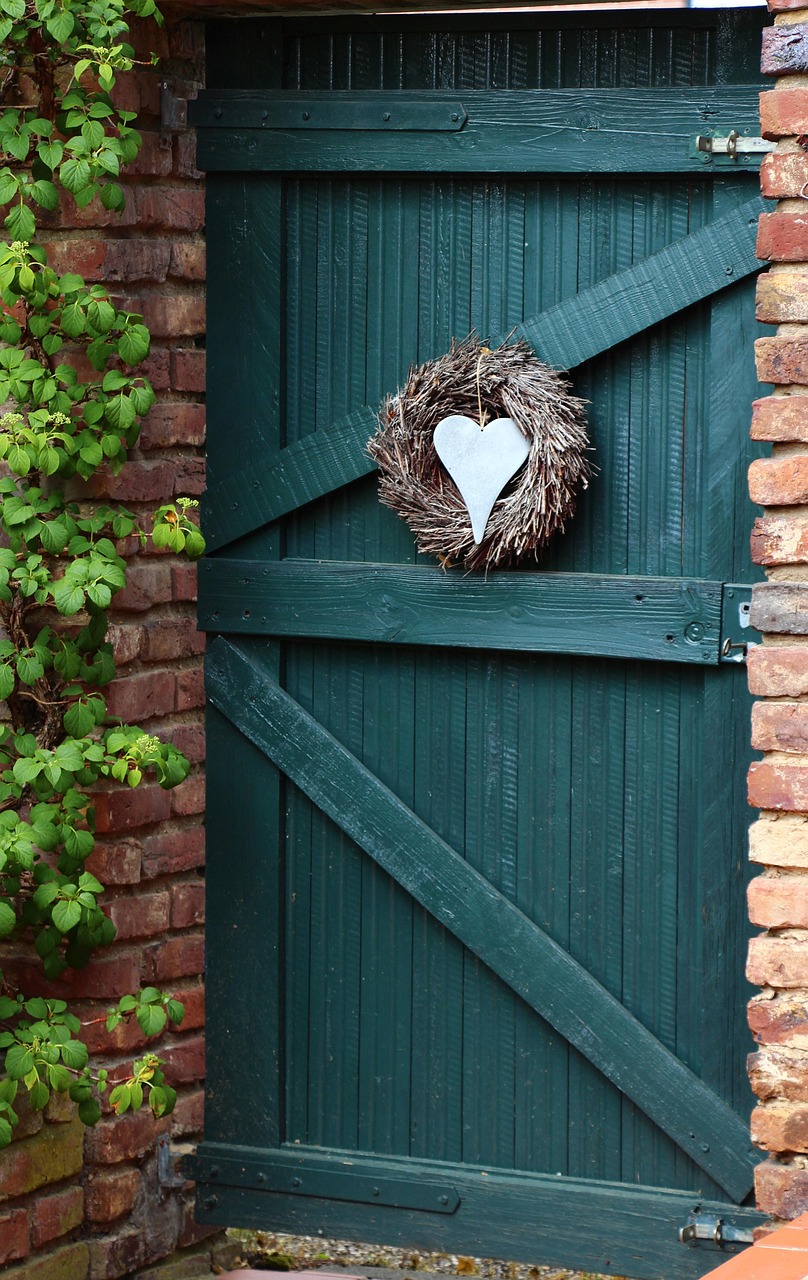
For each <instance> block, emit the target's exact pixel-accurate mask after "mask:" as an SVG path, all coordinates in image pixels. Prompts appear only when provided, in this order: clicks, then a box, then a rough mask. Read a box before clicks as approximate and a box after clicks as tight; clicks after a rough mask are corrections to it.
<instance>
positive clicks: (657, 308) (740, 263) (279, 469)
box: [203, 199, 766, 551]
mask: <svg viewBox="0 0 808 1280" xmlns="http://www.w3.org/2000/svg"><path fill="white" fill-rule="evenodd" d="M765 207H766V206H765V204H764V202H763V201H762V200H759V199H754V200H749V201H747V202H746V203H744V204H743V205H741V206H740V207H739V208H735V209H732V210H730V211H729V212H728V213H726V214H724V215H723V216H722V217H720V218H719V219H717V220H716V222H715V223H713V224H711V225H710V226H707V227H705V228H703V229H701V230H699V231H696V232H695V233H694V234H693V235H689V236H685V237H683V238H682V239H680V240H677V241H676V242H675V243H674V244H672V245H669V246H667V247H666V248H664V249H660V250H658V251H657V252H656V253H652V254H650V255H649V256H648V257H647V258H646V259H644V260H643V261H642V262H640V263H638V264H637V265H635V266H632V267H626V268H624V269H623V270H622V271H618V272H615V274H614V275H613V276H610V277H608V278H607V279H606V280H602V281H599V282H598V283H596V284H592V285H591V286H589V288H584V289H582V290H581V292H579V293H576V294H575V296H573V297H571V298H567V299H565V300H564V301H563V302H560V303H558V304H557V305H556V306H554V307H550V308H548V309H547V311H546V312H544V313H541V314H539V315H538V316H535V317H531V318H529V319H527V320H524V321H523V322H522V323H521V324H519V325H517V326H516V334H517V336H522V337H524V338H525V339H526V341H527V342H529V343H530V344H531V346H533V347H534V348H535V350H536V352H537V354H538V355H539V356H540V358H541V359H543V360H545V361H546V362H547V363H548V364H550V365H553V366H555V367H557V368H562V369H572V368H574V367H575V366H576V365H579V364H582V363H583V362H584V361H586V360H591V359H593V358H594V357H595V356H598V355H601V354H602V353H603V352H604V351H609V350H610V349H611V348H613V347H615V346H617V345H618V343H620V342H625V341H626V340H628V339H629V338H631V337H634V336H635V335H636V334H638V333H641V332H643V330H645V329H647V328H649V327H650V326H652V325H654V324H659V323H661V322H662V321H663V320H667V319H668V318H669V317H671V316H673V315H676V314H677V313H678V312H680V311H682V310H683V309H684V308H686V307H688V306H692V305H693V304H694V303H696V302H699V301H700V300H701V299H703V298H707V297H710V296H711V295H712V294H714V293H716V292H718V291H720V290H721V289H724V288H726V287H727V286H728V285H730V284H734V283H736V282H737V281H739V280H742V279H744V278H745V277H748V276H749V275H751V274H753V273H755V272H758V271H760V270H761V263H760V262H759V260H758V259H757V258H756V256H755V233H756V227H757V218H758V215H759V214H760V213H761V212H762V211H763V209H764V208H765ZM492 318H493V317H492ZM469 327H470V326H469ZM459 331H462V329H461V330H459ZM455 332H457V330H456V331H455ZM510 332H513V326H511V330H510ZM507 336H508V331H506V332H503V333H500V334H498V335H495V336H494V337H492V339H491V341H492V342H497V341H504V340H505V338H506V337H507ZM434 354H436V352H435V351H434V350H433V351H432V355H434ZM424 358H426V357H424ZM376 425H377V420H376V413H375V410H374V409H373V408H371V407H370V406H368V405H361V406H360V407H359V408H357V409H355V410H353V411H352V412H350V413H349V414H347V415H346V416H344V417H342V418H340V419H339V420H338V421H336V422H333V423H332V424H331V425H330V426H329V427H328V429H327V430H326V431H318V432H317V433H316V435H314V436H306V437H304V438H303V439H302V440H299V441H297V442H295V443H294V444H290V445H289V446H288V447H287V448H286V449H284V450H283V451H282V453H281V454H280V455H279V456H273V455H272V454H270V461H269V465H266V464H262V463H261V461H260V459H259V460H257V461H254V462H253V463H252V464H251V465H250V467H248V468H245V469H244V470H239V471H237V472H236V473H235V474H234V475H232V476H229V477H228V478H227V479H225V480H223V481H222V482H220V483H219V484H214V485H212V486H211V487H210V488H209V489H208V491H207V493H206V494H205V497H204V500H203V514H204V522H205V529H206V535H207V539H208V546H209V549H210V550H211V551H215V550H218V549H219V548H221V547H223V546H226V545H227V544H228V543H230V542H233V541H235V540H236V539H237V538H239V537H241V536H243V535H244V534H245V533H247V532H249V531H251V530H253V529H255V528H257V527H260V526H261V525H263V524H268V523H270V522H271V521H273V520H277V519H279V518H280V517H281V516H283V515H285V514H287V513H288V512H290V511H294V510H295V509H296V508H297V507H299V506H301V505H303V504H305V503H307V502H312V501H315V500H316V499H317V498H320V497H323V496H324V495H325V494H326V493H331V492H333V491H334V490H336V489H339V488H342V486H343V485H346V484H348V483H350V482H351V481H352V480H357V479H360V478H361V477H362V476H364V475H368V474H369V473H370V472H372V471H374V470H375V464H374V462H373V461H372V459H371V458H370V457H369V456H368V454H367V452H366V448H365V446H366V444H367V441H368V440H369V439H370V437H371V435H372V434H373V432H374V430H375V428H376Z"/></svg>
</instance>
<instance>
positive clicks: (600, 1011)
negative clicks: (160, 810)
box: [208, 639, 756, 1201]
mask: <svg viewBox="0 0 808 1280" xmlns="http://www.w3.org/2000/svg"><path fill="white" fill-rule="evenodd" d="M208 690H209V695H210V698H211V701H212V702H213V705H214V706H216V707H217V709H218V710H220V711H221V712H222V714H224V715H226V716H227V717H228V718H229V719H231V720H232V722H233V723H234V724H235V725H236V727H237V728H239V729H240V730H241V732H242V733H244V734H245V736H247V737H248V738H249V740H250V741H251V742H253V743H254V744H255V745H256V746H258V747H259V749H260V750H262V751H264V752H266V754H267V755H268V756H269V758H270V759H272V761H273V763H275V764H276V765H277V767H278V768H279V769H281V770H282V771H283V772H284V773H285V774H286V775H287V777H289V778H291V779H292V781H293V782H294V783H295V785H296V786H297V787H299V788H300V789H301V790H303V791H305V792H306V794H307V795H309V796H310V797H311V799H312V800H313V801H314V802H315V804H316V805H317V806H318V808H320V809H321V810H322V811H323V812H324V813H326V814H327V815H328V816H329V817H330V818H331V819H332V821H334V822H335V823H337V824H338V826H339V827H340V828H341V830H343V831H344V832H345V833H346V835H348V836H349V837H350V838H351V839H352V840H353V841H354V842H355V843H356V844H358V845H359V847H360V848H361V849H363V850H364V851H365V852H366V853H368V854H369V855H370V856H371V857H372V858H373V859H374V861H376V862H377V863H378V864H379V865H380V866H382V867H383V868H384V869H385V870H386V871H387V872H388V874H390V875H391V876H392V877H393V878H394V879H395V880H396V882H397V883H398V884H400V885H402V887H403V888H405V889H406V890H407V892H409V893H411V894H412V896H413V897H414V898H415V899H416V901H417V902H420V903H421V905H422V906H424V907H426V909H427V910H428V911H429V912H430V913H431V914H432V915H433V916H435V917H436V918H437V919H438V920H440V921H441V923H442V924H444V925H445V926H446V927H447V928H448V929H450V930H451V932H452V933H453V934H454V935H455V936H456V937H457V938H458V939H459V940H460V941H461V942H462V943H463V944H464V946H466V947H467V948H468V949H469V950H470V951H471V952H472V953H473V954H474V955H476V956H477V957H478V958H479V959H480V960H482V961H483V963H484V964H486V965H487V966H488V968H489V969H491V970H492V971H493V972H494V973H496V974H498V976H499V977H501V978H502V979H503V980H504V981H505V982H506V983H507V984H508V986H509V987H511V988H512V989H513V990H514V991H516V992H517V994H519V995H520V996H521V997H522V999H523V1000H525V1001H526V1002H527V1003H528V1004H529V1005H530V1006H531V1008H533V1009H535V1010H536V1012H537V1013H540V1014H541V1016H542V1017H543V1018H545V1019H546V1020H547V1021H548V1022H549V1023H550V1024H551V1025H552V1026H554V1027H555V1028H556V1029H557V1030H558V1031H560V1032H561V1034H562V1035H563V1036H564V1037H565V1038H566V1039H568V1040H569V1041H570V1042H571V1043H572V1044H574V1045H575V1046H576V1048H578V1049H579V1050H581V1052H582V1053H584V1055H585V1056H586V1057H587V1058H588V1060H589V1061H590V1062H592V1063H593V1064H594V1065H595V1066H596V1067H597V1068H598V1069H599V1070H600V1071H601V1072H603V1073H604V1074H605V1075H606V1076H607V1077H608V1078H609V1079H610V1080H612V1081H613V1082H614V1083H615V1084H616V1085H617V1086H618V1087H619V1088H620V1090H621V1092H623V1093H625V1094H627V1095H628V1096H629V1097H630V1098H631V1099H632V1100H633V1101H634V1102H636V1103H637V1104H638V1105H639V1106H640V1107H641V1108H642V1109H643V1110H644V1111H645V1112H646V1114H647V1115H649V1116H650V1117H651V1118H652V1119H653V1120H654V1122H655V1123H656V1124H657V1125H658V1126H659V1128H661V1129H662V1130H663V1131H664V1132H665V1133H667V1134H669V1135H670V1136H671V1137H672V1138H673V1139H674V1141H675V1142H676V1143H677V1145H678V1146H680V1147H681V1148H682V1149H683V1150H685V1151H687V1152H688V1154H689V1155H690V1156H691V1158H692V1159H694V1160H695V1161H696V1162H697V1164H698V1165H699V1166H700V1167H701V1168H703V1169H705V1170H706V1171H707V1172H708V1173H710V1174H711V1176H712V1177H713V1178H715V1180H716V1181H717V1182H718V1183H720V1185H721V1186H722V1187H724V1189H725V1190H726V1191H727V1192H728V1193H729V1194H730V1195H732V1196H734V1197H736V1198H737V1200H738V1201H741V1200H743V1198H744V1197H745V1196H746V1194H747V1193H748V1191H749V1189H750V1187H751V1185H752V1167H753V1164H754V1162H755V1155H756V1153H755V1152H754V1151H753V1150H752V1149H751V1148H750V1145H749V1138H748V1133H747V1128H746V1125H745V1124H744V1123H743V1121H742V1120H741V1119H740V1118H739V1117H738V1116H737V1115H736V1114H735V1112H734V1111H733V1110H732V1109H731V1108H730V1107H728V1106H727V1104H726V1103H725V1102H723V1101H722V1100H721V1099H720V1098H719V1097H718V1095H717V1094H714V1093H713V1092H712V1090H710V1089H708V1088H707V1087H706V1086H705V1085H704V1084H702V1082H701V1081H700V1080H699V1079H698V1077H697V1076H695V1075H694V1074H693V1072H691V1071H689V1070H688V1068H687V1067H686V1066H685V1065H684V1064H683V1063H682V1062H680V1061H679V1060H678V1059H677V1058H676V1057H675V1056H674V1055H673V1054H672V1053H670V1052H669V1051H668V1050H667V1049H665V1048H664V1046H663V1045H662V1044H660V1042H659V1041H658V1040H657V1039H656V1038H655V1037H654V1036H652V1035H651V1033H650V1032H649V1031H647V1030H646V1029H645V1027H643V1026H642V1024H641V1023H640V1022H638V1021H637V1020H636V1019H635V1018H634V1017H633V1016H632V1015H631V1014H630V1013H629V1012H628V1011H627V1010H626V1009H625V1008H624V1007H623V1006H622V1005H621V1004H620V1002H619V1001H618V1000H616V999H615V998H614V997H613V996H612V995H610V994H609V992H608V991H607V990H606V989H605V988H604V987H602V986H601V985H600V983H598V982H597V981H596V980H595V979H594V978H593V977H592V976H591V974H589V973H587V971H586V970H585V969H584V968H583V967H582V966H581V965H579V964H578V963H577V962H576V961H575V960H573V959H572V957H571V956H570V955H568V954H567V953H566V952H565V951H563V949H562V948H561V947H559V946H558V945H557V944H556V943H555V942H553V941H552V939H551V938H549V937H548V936H547V934H545V933H544V932H543V931H542V930H541V929H539V928H538V927H537V926H536V925H535V924H533V923H532V922H531V921H530V920H528V919H527V917H526V916H524V915H522V913H521V912H520V911H519V909H518V908H517V907H515V906H514V905H513V903H511V902H510V901H509V900H508V899H507V898H505V897H504V896H503V895H502V894H501V893H499V892H498V891H497V889H496V888H495V887H494V886H493V885H492V884H490V883H489V881H488V880H486V879H485V878H484V877H483V876H482V875H481V874H480V873H479V872H478V871H475V870H474V868H473V867H472V866H470V865H469V863H467V862H465V861H464V860H463V859H462V858H461V857H459V855H458V854H457V853H455V852H454V850H453V849H451V848H450V847H449V846H448V845H447V844H445V842H444V841H442V840H441V839H440V838H439V837H438V836H436V835H435V834H434V832H432V831H431V830H430V829H429V827H427V826H426V824H425V823H423V822H422V821H421V820H420V819H419V818H417V817H416V815H415V814H413V813H412V812H411V811H410V810H408V809H407V808H406V806H405V805H403V804H402V803H401V801H400V800H399V799H398V798H397V797H396V796H394V795H393V794H392V792H390V791H388V789H387V788H386V787H384V786H382V784H381V783H380V782H379V781H378V779H377V778H374V776H373V775H372V774H371V773H370V772H369V771H368V770H367V769H366V768H365V767H364V765H362V764H361V763H360V762H359V761H358V760H357V759H356V758H355V757H354V756H353V755H352V754H351V753H350V752H349V751H347V750H346V749H345V748H344V747H342V746H341V745H340V743H339V742H338V741H337V740H336V739H335V738H333V737H332V736H331V734H329V733H328V732H327V731H326V730H325V729H324V728H323V727H322V726H321V725H319V724H318V723H317V722H316V721H315V720H314V719H313V718H312V717H311V716H309V715H308V714H307V713H306V712H305V711H304V710H303V708H302V707H301V706H300V705H299V704H297V703H295V702H294V700H293V699H291V698H290V697H289V695H288V694H287V693H285V692H284V690H282V689H281V688H280V686H279V685H276V684H275V683H274V681H272V680H271V679H268V678H266V677H265V676H263V675H262V674H261V673H259V672H257V671H256V670H255V668H254V667H253V665H252V664H251V662H250V661H249V659H248V658H247V657H246V656H245V655H244V653H243V652H242V651H240V650H239V649H238V648H237V647H236V646H234V645H232V644H230V642H229V641H226V640H223V639H222V640H217V641H216V642H215V643H214V645H213V646H212V648H211V651H210V657H209V663H208ZM705 1127H706V1130H707V1131H709V1133H710V1142H709V1143H707V1142H704V1141H703V1140H702V1138H701V1137H698V1138H697V1137H696V1136H695V1135H696V1133H703V1132H705ZM705 1147H706V1148H707V1150H706V1151H705Z"/></svg>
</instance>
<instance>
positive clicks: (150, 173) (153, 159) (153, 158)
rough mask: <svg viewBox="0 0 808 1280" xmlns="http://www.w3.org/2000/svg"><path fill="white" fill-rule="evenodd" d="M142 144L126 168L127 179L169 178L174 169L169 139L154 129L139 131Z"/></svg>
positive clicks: (172, 149)
mask: <svg viewBox="0 0 808 1280" xmlns="http://www.w3.org/2000/svg"><path fill="white" fill-rule="evenodd" d="M140 136H141V138H142V139H143V144H142V146H141V148H140V151H139V152H138V154H137V156H136V157H135V159H134V160H132V161H130V162H129V164H128V165H127V166H126V176H127V177H128V178H133V177H134V178H169V177H171V171H172V169H173V167H174V148H173V147H172V145H171V138H170V137H169V136H168V135H167V134H164V133H161V132H159V131H158V130H155V129H141V130H140Z"/></svg>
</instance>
